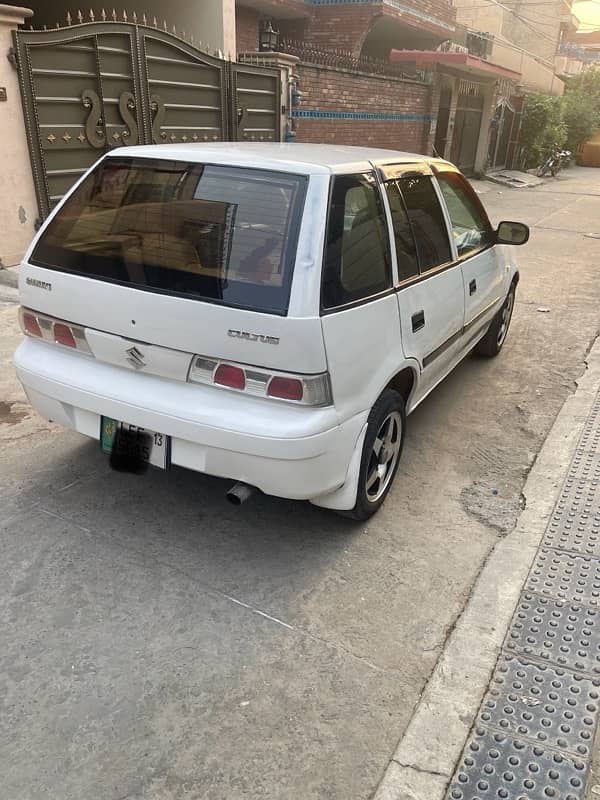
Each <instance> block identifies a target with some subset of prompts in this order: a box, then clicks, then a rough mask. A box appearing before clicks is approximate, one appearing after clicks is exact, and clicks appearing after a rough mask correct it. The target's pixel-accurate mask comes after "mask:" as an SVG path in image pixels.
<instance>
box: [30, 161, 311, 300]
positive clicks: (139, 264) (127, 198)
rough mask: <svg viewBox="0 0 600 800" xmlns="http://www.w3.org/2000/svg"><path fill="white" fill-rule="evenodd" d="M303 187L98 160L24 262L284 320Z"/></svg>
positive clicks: (287, 180)
mask: <svg viewBox="0 0 600 800" xmlns="http://www.w3.org/2000/svg"><path fill="white" fill-rule="evenodd" d="M306 182H307V179H306V178H305V177H304V176H299V175H292V174H287V173H284V172H272V171H267V170H260V169H245V168H238V167H233V166H219V165H212V164H198V163H186V162H183V161H167V160H162V159H143V158H122V157H118V158H117V157H115V158H107V159H105V160H104V161H102V162H101V163H100V164H99V165H98V167H96V169H95V170H94V171H93V172H92V173H91V174H90V175H89V176H88V177H87V178H86V179H85V180H84V181H83V183H82V184H81V185H80V186H79V187H78V188H77V189H76V190H75V192H74V193H73V194H72V195H71V196H70V197H69V198H68V199H67V201H66V202H65V204H64V206H63V207H62V208H61V209H60V210H59V212H58V214H57V215H56V217H55V218H54V219H53V220H52V221H51V222H50V224H49V225H48V227H47V229H46V230H45V231H44V233H43V234H42V236H41V238H40V240H39V242H38V244H37V246H36V248H35V250H34V252H33V256H32V263H34V264H38V265H40V266H44V267H48V268H50V269H56V270H61V271H64V272H73V273H76V274H79V275H84V276H85V277H89V278H95V279H97V280H103V281H109V282H113V283H119V284H125V285H131V286H134V287H136V288H139V289H145V290H151V291H159V292H163V293H167V294H176V295H181V296H185V297H193V298H196V299H202V300H210V301H213V302H217V303H221V304H224V305H229V306H238V307H242V308H249V309H252V310H257V311H266V312H272V313H276V314H285V313H286V312H287V307H288V302H289V295H290V286H291V278H292V270H293V266H294V260H295V255H296V242H297V237H298V231H299V224H300V217H301V208H302V203H303V199H304V194H305V186H306Z"/></svg>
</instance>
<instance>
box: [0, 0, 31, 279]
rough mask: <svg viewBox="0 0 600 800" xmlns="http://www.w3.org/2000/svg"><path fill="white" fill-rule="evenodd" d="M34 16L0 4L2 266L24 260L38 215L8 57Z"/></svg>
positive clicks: (18, 96)
mask: <svg viewBox="0 0 600 800" xmlns="http://www.w3.org/2000/svg"><path fill="white" fill-rule="evenodd" d="M32 15H33V12H32V11H31V10H30V9H28V8H20V7H18V6H8V5H4V4H0V131H1V132H2V137H1V139H0V142H1V148H2V157H1V158H0V187H1V191H0V266H3V267H12V266H15V265H16V264H18V263H19V262H20V261H21V260H22V258H23V256H24V254H25V251H26V250H27V247H28V246H29V243H30V241H31V239H32V237H33V234H34V233H35V222H36V220H37V218H38V205H37V199H36V196H35V188H34V185H33V176H32V174H31V161H30V158H29V149H28V147H27V136H26V134H25V122H24V118H23V106H22V104H21V92H20V90H19V80H18V74H17V71H16V69H15V68H14V67H13V65H12V64H11V63H10V62H9V60H8V58H7V55H8V53H9V50H10V48H11V47H12V46H13V41H12V31H14V30H16V29H17V27H18V26H19V25H21V24H23V22H24V21H25V20H26V19H27V18H28V17H31V16H32ZM4 98H5V99H4Z"/></svg>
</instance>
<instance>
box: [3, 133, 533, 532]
mask: <svg viewBox="0 0 600 800" xmlns="http://www.w3.org/2000/svg"><path fill="white" fill-rule="evenodd" d="M527 238H528V229H527V227H526V226H525V225H522V224H520V223H515V222H502V223H501V224H500V226H499V227H498V229H496V230H494V229H493V228H492V226H491V225H490V222H489V219H488V217H487V214H486V212H485V211H484V209H483V207H482V205H481V203H480V201H479V199H478V197H477V195H476V194H475V192H474V191H473V189H472V188H471V186H470V184H469V183H468V182H467V181H466V180H465V178H464V177H463V176H462V175H461V174H460V172H458V170H457V169H456V168H455V167H454V166H452V165H451V164H449V163H447V162H445V161H442V160H439V159H429V158H425V157H423V156H419V155H410V154H406V153H398V152H394V151H389V150H373V149H366V148H352V147H335V146H322V145H301V144H289V145H284V144H264V145H261V144H232V143H220V144H211V145H160V146H155V147H129V148H123V149H117V150H114V151H112V152H111V153H109V154H108V155H106V156H105V157H104V158H103V159H102V160H101V161H100V162H99V163H98V164H97V165H96V166H94V167H93V168H92V169H91V170H90V171H89V172H88V173H87V174H86V175H85V176H84V177H83V178H82V179H81V180H80V181H79V182H78V184H77V185H76V186H75V187H74V188H73V189H72V190H71V191H70V192H69V193H68V194H67V196H66V197H65V198H63V199H62V200H61V201H60V202H59V204H58V205H57V207H56V208H55V210H54V212H53V213H52V214H51V215H50V217H49V218H48V219H47V220H46V222H45V224H44V225H43V226H42V228H41V230H40V231H39V233H38V235H37V236H36V238H35V241H34V242H33V244H32V246H31V248H30V250H29V252H28V253H27V256H26V258H25V261H24V264H23V266H22V268H21V270H20V278H19V282H20V298H21V305H22V308H21V311H20V314H21V323H22V328H23V331H24V333H25V334H26V337H25V340H24V341H23V343H22V344H21V345H20V346H19V348H18V350H17V352H16V354H15V363H16V368H17V372H18V375H19V378H20V380H21V382H22V384H23V386H24V387H25V391H26V392H27V395H28V397H29V400H30V402H31V404H32V406H33V407H34V408H35V409H37V411H39V413H40V414H42V415H43V416H44V417H46V418H48V419H51V420H53V421H54V422H56V423H58V424H60V425H63V426H65V427H67V428H72V429H74V430H76V431H79V432H80V433H82V434H85V435H86V436H90V437H92V438H94V439H97V440H98V441H99V443H100V445H101V447H102V449H103V450H104V451H105V452H106V453H109V454H111V458H113V462H114V463H115V465H118V464H120V465H121V467H123V464H125V466H126V468H131V469H135V468H136V466H140V465H143V464H144V463H150V464H152V465H154V466H155V467H157V468H160V469H167V468H168V467H169V466H170V465H171V464H176V465H179V466H181V467H186V468H189V469H191V470H197V471H198V472H203V473H208V474H210V475H216V476H221V477H223V478H228V479H230V480H231V481H232V482H236V486H235V487H233V488H232V490H231V493H230V497H231V499H233V500H234V501H235V500H237V501H238V502H239V501H241V500H242V499H243V498H244V497H245V496H246V495H248V494H249V493H250V488H251V487H252V488H254V487H257V488H258V489H260V490H261V491H263V492H265V493H266V494H271V495H276V496H279V497H285V498H295V499H301V500H310V501H311V502H312V503H314V504H316V505H318V506H323V507H325V508H330V509H335V510H336V511H339V512H342V513H344V514H346V515H349V516H352V517H355V518H357V519H366V518H367V517H369V516H370V515H371V514H373V513H374V512H375V511H376V510H377V509H378V508H379V506H380V505H381V504H382V502H383V501H384V499H385V497H386V495H387V493H388V492H389V490H390V487H391V485H392V482H393V479H394V475H395V473H396V470H397V468H398V462H399V459H400V455H401V452H402V445H403V440H404V433H405V429H406V416H407V415H408V414H410V412H411V411H413V410H414V409H415V408H416V407H417V406H418V404H419V403H420V402H421V401H422V400H423V399H424V398H425V397H426V396H427V395H428V394H429V392H431V391H432V389H433V388H434V387H435V386H436V385H437V384H438V383H439V382H440V381H441V380H443V379H444V377H445V376H446V375H447V374H448V373H449V372H450V371H451V370H452V369H453V367H455V366H456V365H457V364H458V363H459V362H460V360H461V359H463V358H464V357H465V356H466V355H467V354H469V353H470V352H471V351H473V350H474V349H475V350H476V351H477V352H479V353H481V354H483V355H486V356H495V355H496V354H497V353H498V352H499V351H500V349H501V348H502V345H503V344H504V341H505V339H506V335H507V331H508V327H509V324H510V320H511V315H512V311H513V306H514V301H515V290H516V287H517V283H518V280H519V273H518V269H517V265H516V263H515V258H514V253H513V249H512V248H511V247H508V246H506V245H511V244H522V243H524V242H525V241H526V240H527ZM115 454H117V456H118V455H119V454H120V456H119V457H116V458H115ZM119 458H120V460H119Z"/></svg>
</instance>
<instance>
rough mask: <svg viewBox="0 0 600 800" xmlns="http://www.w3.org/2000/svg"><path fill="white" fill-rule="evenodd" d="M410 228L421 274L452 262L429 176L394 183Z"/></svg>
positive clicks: (438, 203)
mask: <svg viewBox="0 0 600 800" xmlns="http://www.w3.org/2000/svg"><path fill="white" fill-rule="evenodd" d="M398 185H399V186H400V190H401V192H402V196H403V198H404V202H405V204H406V210H407V212H408V218H409V220H410V224H411V226H412V230H413V234H414V237H415V242H416V245H417V255H418V258H419V267H420V270H421V272H426V271H427V270H429V269H434V268H435V267H439V266H440V265H442V264H447V263H448V262H450V261H452V250H451V249H450V239H449V238H448V228H447V227H446V220H445V218H444V213H443V211H442V207H441V205H440V202H439V200H438V196H437V194H436V191H435V189H434V186H433V182H432V180H431V178H430V177H429V175H407V176H405V177H403V178H400V179H399V180H398Z"/></svg>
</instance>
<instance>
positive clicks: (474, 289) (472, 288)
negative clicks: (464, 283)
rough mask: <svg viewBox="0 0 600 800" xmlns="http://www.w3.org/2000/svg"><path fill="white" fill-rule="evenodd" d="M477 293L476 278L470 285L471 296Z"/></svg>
mask: <svg viewBox="0 0 600 800" xmlns="http://www.w3.org/2000/svg"><path fill="white" fill-rule="evenodd" d="M476 291H477V281H476V280H475V278H473V280H472V281H471V282H470V283H469V294H475V292H476Z"/></svg>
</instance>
